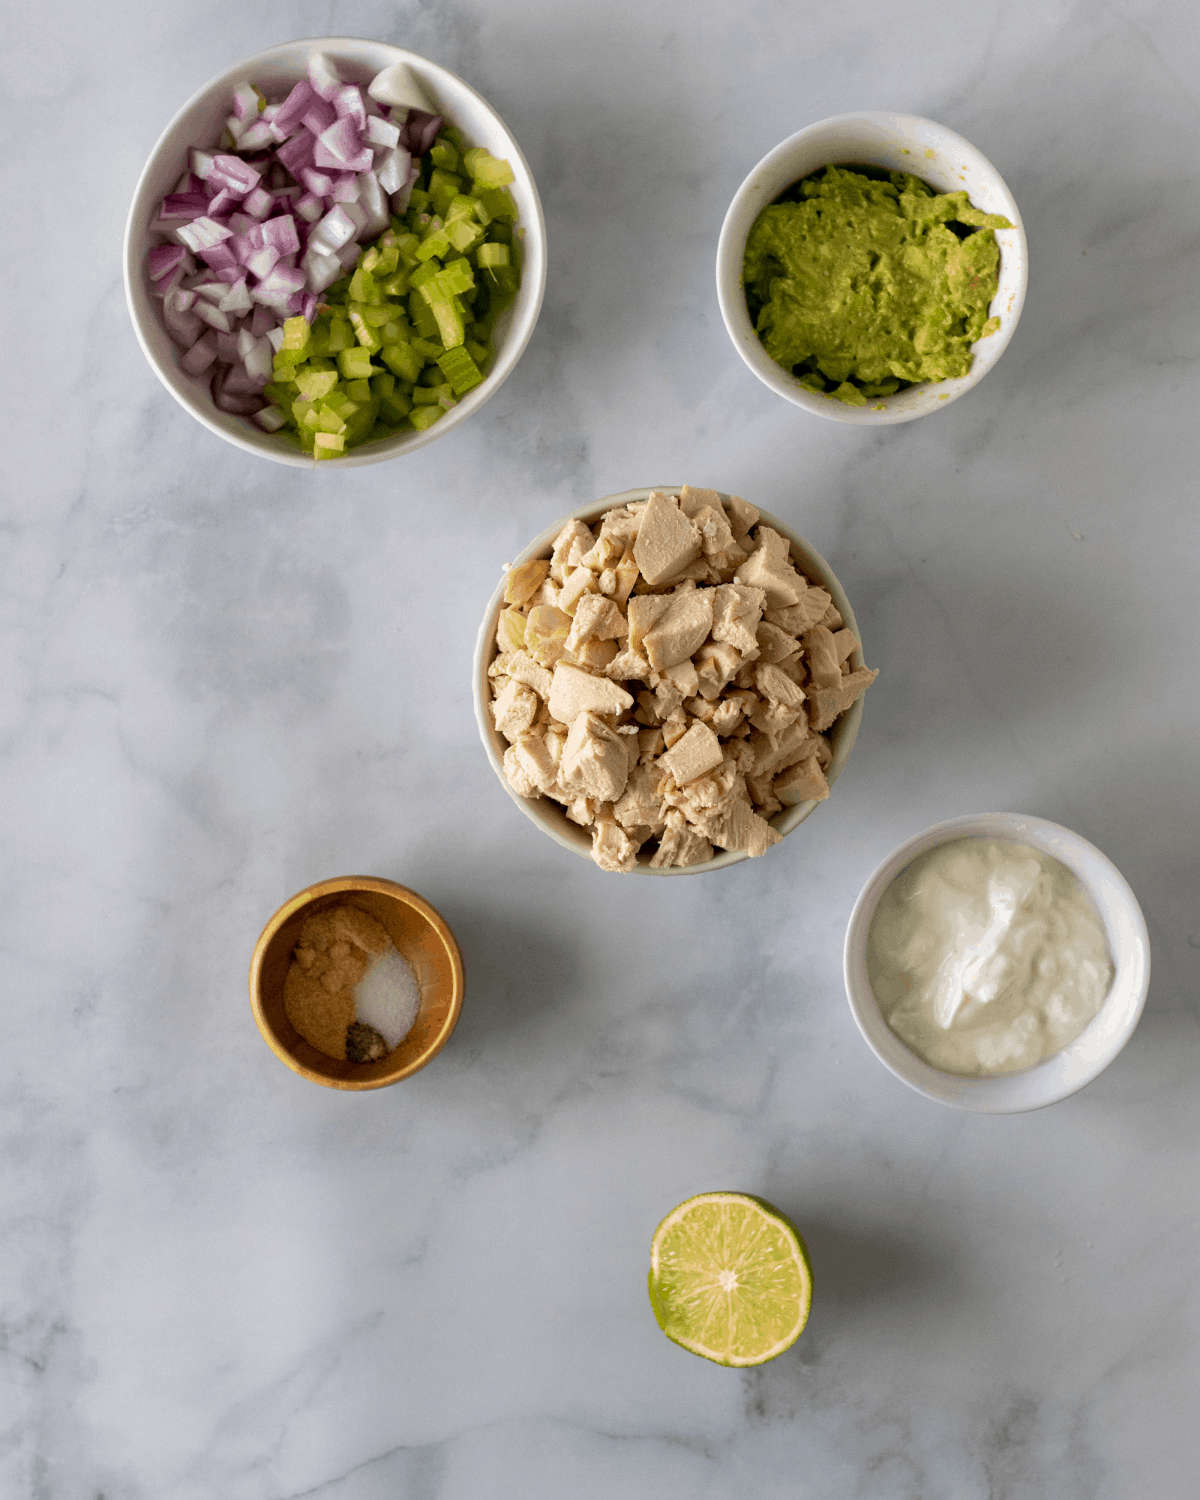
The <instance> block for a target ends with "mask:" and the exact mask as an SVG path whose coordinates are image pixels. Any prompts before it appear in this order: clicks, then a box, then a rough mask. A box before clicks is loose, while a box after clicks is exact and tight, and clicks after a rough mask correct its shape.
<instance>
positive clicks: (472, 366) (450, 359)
mask: <svg viewBox="0 0 1200 1500" xmlns="http://www.w3.org/2000/svg"><path fill="white" fill-rule="evenodd" d="M438 366H439V368H440V369H441V372H442V374H443V375H444V376H445V377H446V379H447V380H448V381H449V382H450V389H451V390H452V391H453V392H454V394H455V395H456V396H465V395H466V394H467V392H468V391H469V390H473V389H474V388H475V386H477V385H478V384H479V383H480V382H481V381H482V380H483V376H482V375H481V374H480V371H479V366H478V365H477V364H476V363H475V361H474V360H473V359H472V358H471V356H470V355H469V354H468V353H467V351H466V349H464V348H462V347H459V348H457V349H447V351H446V352H445V354H443V355H441V356H439V358H438Z"/></svg>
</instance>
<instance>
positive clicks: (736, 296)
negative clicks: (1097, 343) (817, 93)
mask: <svg viewBox="0 0 1200 1500" xmlns="http://www.w3.org/2000/svg"><path fill="white" fill-rule="evenodd" d="M855 126H857V127H859V128H860V129H862V130H864V131H870V132H872V133H873V139H875V140H878V136H879V134H880V133H881V132H891V133H892V134H894V135H895V136H896V138H897V140H901V139H905V140H912V141H915V142H917V143H919V144H921V145H923V146H926V143H927V142H929V141H936V142H937V144H938V145H939V147H940V148H941V149H942V151H944V152H947V154H950V155H953V156H955V157H956V158H957V157H958V156H959V153H965V157H966V160H965V161H964V162H963V166H964V170H967V169H968V164H969V169H971V170H974V171H975V172H977V173H978V174H979V175H980V176H983V177H986V178H987V179H988V180H989V191H990V193H991V195H993V197H994V199H995V200H996V201H995V202H993V204H992V210H993V211H995V212H1001V213H1004V214H1005V216H1006V217H1007V218H1008V219H1009V220H1010V222H1011V223H1012V225H1013V228H1012V229H1011V230H997V231H995V233H996V236H997V242H998V244H999V245H1000V255H1001V265H1000V277H1001V285H1000V286H999V287H998V288H997V295H996V298H995V300H994V301H993V303H992V305H991V307H990V309H989V311H990V312H993V313H997V314H999V315H1000V317H1001V326H1000V328H999V329H998V330H997V331H996V332H995V333H994V334H991V335H989V336H988V337H987V338H986V339H981V340H979V341H978V342H977V343H975V344H974V345H972V349H973V350H974V354H975V357H974V360H973V361H972V366H971V369H970V371H969V372H968V373H967V374H966V375H963V376H959V377H956V378H955V379H952V380H943V381H936V382H930V381H927V382H923V383H922V384H920V385H915V386H910V387H909V389H908V390H906V391H899V392H897V393H896V394H895V395H893V396H885V397H881V398H879V400H878V401H874V402H871V403H870V404H868V405H867V406H847V405H846V404H845V403H844V402H841V401H833V400H831V399H830V398H829V397H827V396H821V395H817V394H816V393H815V392H812V391H808V390H805V389H804V387H803V386H801V385H800V383H799V381H798V380H797V379H796V378H795V377H794V376H793V375H791V374H790V373H789V372H788V371H786V370H784V369H783V368H782V367H781V366H779V365H777V364H776V363H775V361H774V360H773V359H771V357H770V355H768V354H767V352H766V351H765V349H763V347H762V343H761V342H760V340H759V338H758V335H757V333H756V332H755V331H754V327H753V324H752V323H751V322H750V317H749V313H748V311H747V308H746V298H745V293H744V290H743V287H742V260H743V255H744V251H745V245H746V238H747V236H748V235H749V232H750V228H751V226H752V224H753V222H754V219H755V218H757V216H758V213H759V212H760V211H761V208H762V207H765V206H766V204H767V203H770V202H772V201H773V199H774V197H775V196H777V194H778V192H780V191H782V187H779V188H775V189H774V190H773V191H772V192H771V193H770V195H769V196H768V195H767V194H766V192H765V191H764V190H763V189H762V188H761V186H760V183H759V179H760V177H770V176H772V175H773V174H774V173H775V171H776V170H777V169H778V168H779V167H780V166H781V165H783V164H784V163H786V162H787V161H788V160H789V158H791V157H794V156H795V155H796V154H797V153H798V152H800V151H801V150H802V148H803V147H805V146H806V145H808V144H809V143H811V142H813V141H814V140H815V138H817V137H818V136H820V135H821V134H822V133H823V132H829V131H831V130H833V129H834V128H840V129H841V130H846V131H848V130H851V129H853V128H854V127H855ZM947 148H951V149H950V150H947ZM926 149H927V152H928V150H930V149H932V148H931V147H928V146H926ZM867 160H868V161H869V160H870V156H869V154H868V156H867ZM879 165H884V163H879ZM815 170H817V168H816V167H807V168H805V169H803V170H800V171H799V175H798V176H794V177H792V178H791V179H790V180H791V181H797V180H799V177H802V176H805V175H806V174H807V172H809V171H815ZM913 175H915V176H921V173H920V172H919V171H916V172H914V174H913ZM786 185H787V184H786V183H784V184H783V186H786ZM944 191H950V189H944ZM758 199H761V200H762V201H761V203H760V202H758V201H757V200H758ZM752 203H753V204H754V209H753V213H750V207H749V206H750V205H751V204H752ZM743 220H744V221H745V222H743ZM1006 267H1011V268H1012V271H1013V276H1014V280H1015V286H1014V287H1013V288H1012V289H1011V290H1010V291H1007V292H1006V290H1005V287H1004V279H1005V272H1006ZM716 279H717V300H718V303H719V304H720V308H721V317H722V319H723V321H724V323H725V329H726V332H727V333H728V334H729V337H730V340H731V341H732V343H733V346H734V348H735V349H736V350H737V352H738V354H739V355H740V356H741V358H742V359H743V361H744V362H745V363H746V365H747V366H748V367H749V368H750V369H751V370H752V371H753V372H754V374H755V375H756V376H757V377H758V379H759V380H761V381H762V382H763V384H764V385H766V386H767V387H769V388H770V389H771V390H772V391H774V392H775V394H776V395H778V396H782V397H783V398H784V400H786V401H790V402H791V403H792V404H793V405H795V406H801V407H803V408H804V410H805V411H810V412H812V413H814V414H815V415H816V416H820V417H826V418H829V419H830V420H832V421H835V422H843V423H851V424H856V425H867V426H879V427H883V426H891V425H894V424H895V423H898V422H911V421H914V420H915V419H916V418H917V417H923V416H929V415H931V414H932V413H933V412H936V411H941V410H942V409H943V407H945V406H948V405H950V403H951V402H953V401H956V400H957V399H958V398H959V397H960V396H963V395H965V394H966V393H967V392H968V391H969V390H972V389H974V387H975V386H976V385H978V384H979V382H980V381H981V380H982V379H983V377H984V376H985V375H986V374H987V373H988V372H989V371H990V370H991V369H992V368H993V367H994V366H995V364H996V363H997V361H998V360H999V358H1000V356H1001V355H1002V354H1003V353H1004V350H1005V349H1006V348H1007V347H1008V344H1009V342H1010V340H1011V339H1012V336H1013V334H1014V333H1015V332H1016V328H1017V324H1018V322H1019V321H1020V317H1021V312H1022V309H1023V307H1024V305H1025V294H1026V290H1027V286H1028V279H1029V247H1028V242H1027V240H1026V236H1025V227H1024V224H1023V222H1022V219H1021V214H1020V210H1019V209H1018V207H1017V203H1016V199H1015V198H1014V197H1013V195H1012V193H1011V191H1010V190H1009V187H1008V185H1007V183H1006V182H1005V181H1004V179H1003V177H1001V175H1000V173H999V172H998V171H997V170H996V168H995V166H993V164H992V163H991V162H990V161H989V160H988V158H987V157H986V156H984V154H983V152H982V151H980V150H979V149H978V148H977V147H975V146H973V145H972V144H971V143H970V141H968V140H966V139H965V137H963V136H961V135H959V134H958V133H957V131H954V130H951V129H950V128H949V126H946V125H942V124H940V123H939V122H938V121H936V120H931V119H928V118H927V117H925V116H923V115H910V114H902V113H896V112H893V111H888V110H863V111H854V112H851V113H848V114H840V115H830V116H829V117H828V118H826V119H823V120H816V121H814V122H813V123H812V124H811V125H806V126H805V127H804V128H803V129H802V130H798V131H796V132H795V134H793V135H790V136H788V137H787V139H786V140H783V141H780V142H779V144H778V145H776V146H774V147H772V149H771V150H770V151H768V152H767V154H766V155H765V156H764V157H763V158H762V159H761V160H760V161H759V162H758V163H757V164H756V165H755V166H754V168H753V169H752V170H751V171H750V172H749V173H748V174H747V176H746V177H745V178H744V180H743V181H742V183H741V185H740V186H739V187H738V189H737V191H736V192H735V193H734V195H733V198H732V200H731V202H730V204H729V208H728V209H727V210H726V213H725V219H724V221H723V223H722V225H721V233H720V237H719V239H718V242H717V263H716ZM1006 296H1007V299H1008V302H1007V306H1006V307H1001V306H1000V304H1001V302H1002V301H1003V300H1004V298H1005V297H1006Z"/></svg>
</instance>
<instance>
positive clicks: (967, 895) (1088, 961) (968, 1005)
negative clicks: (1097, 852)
mask: <svg viewBox="0 0 1200 1500" xmlns="http://www.w3.org/2000/svg"><path fill="white" fill-rule="evenodd" d="M867 976H868V978H869V979H870V982H871V989H872V991H873V992H874V995H875V999H876V1001H877V1002H878V1004H879V1009H880V1011H881V1012H882V1014H883V1018H884V1020H885V1021H886V1022H887V1024H888V1025H889V1026H890V1027H891V1029H892V1030H893V1031H894V1032H895V1033H896V1035H897V1036H898V1037H899V1038H900V1040H901V1041H902V1042H903V1043H904V1044H905V1046H906V1047H908V1048H909V1049H910V1051H912V1052H915V1053H916V1055H917V1056H918V1057H920V1058H922V1059H923V1060H924V1061H925V1062H927V1063H929V1065H930V1066H931V1067H934V1068H938V1069H940V1070H941V1071H942V1072H944V1073H959V1074H966V1075H978V1074H981V1073H1014V1072H1016V1071H1017V1070H1018V1069H1020V1068H1028V1067H1032V1066H1033V1064H1034V1063H1039V1062H1041V1061H1042V1060H1043V1059H1044V1058H1047V1057H1051V1056H1053V1055H1054V1053H1056V1052H1059V1051H1061V1050H1062V1048H1063V1047H1065V1046H1066V1045H1067V1043H1068V1042H1071V1041H1073V1040H1074V1039H1075V1037H1077V1036H1078V1035H1079V1033H1080V1032H1081V1031H1082V1030H1083V1029H1084V1027H1085V1026H1086V1025H1087V1024H1088V1022H1089V1021H1090V1020H1091V1019H1092V1017H1093V1016H1094V1015H1095V1014H1096V1012H1097V1011H1098V1010H1099V1009H1100V1006H1101V1005H1102V1004H1103V1002H1104V997H1105V996H1106V995H1107V994H1108V991H1109V989H1110V987H1111V985H1112V980H1113V965H1112V959H1111V957H1110V955H1109V950H1108V938H1107V934H1106V932H1105V929H1104V923H1103V921H1102V920H1101V918H1100V914H1099V913H1098V912H1097V911H1096V908H1095V907H1094V906H1093V904H1092V902H1091V900H1090V899H1089V897H1088V895H1087V893H1086V891H1085V890H1084V889H1083V887H1082V886H1081V885H1080V883H1079V881H1078V880H1077V879H1076V878H1075V876H1074V875H1073V874H1072V873H1071V871H1070V870H1068V869H1067V867H1066V865H1064V864H1062V863H1061V862H1060V861H1059V860H1057V859H1052V858H1051V857H1050V856H1049V855H1047V854H1043V853H1041V851H1040V850H1037V849H1033V848H1030V847H1029V845H1027V844H1015V843H1010V842H1008V841H1007V840H1002V839H973V838H963V839H952V840H951V841H950V842H948V843H945V844H939V845H937V847H936V848H934V849H930V850H929V851H928V852H927V853H925V854H922V855H921V856H919V857H918V858H917V859H915V860H913V862H912V864H910V865H908V866H906V868H905V869H903V870H901V872H900V874H899V875H897V876H896V878H895V880H893V881H892V883H891V885H889V886H888V888H887V890H886V891H884V893H883V896H882V897H881V898H880V901H879V905H878V906H877V907H876V909H875V915H874V916H873V917H872V919H871V926H870V930H869V931H868V934H867Z"/></svg>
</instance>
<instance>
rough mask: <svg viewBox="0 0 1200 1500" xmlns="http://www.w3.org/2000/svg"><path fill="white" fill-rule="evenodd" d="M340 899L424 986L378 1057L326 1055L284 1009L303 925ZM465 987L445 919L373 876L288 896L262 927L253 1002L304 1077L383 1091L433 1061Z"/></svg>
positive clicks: (269, 1038)
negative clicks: (371, 922)
mask: <svg viewBox="0 0 1200 1500" xmlns="http://www.w3.org/2000/svg"><path fill="white" fill-rule="evenodd" d="M343 903H349V904H350V905H351V906H357V907H358V908H359V909H360V910H361V911H364V912H366V913H367V915H368V916H370V917H374V918H375V920H376V921H377V922H379V923H381V924H382V926H383V927H384V928H386V930H387V934H388V936H389V937H390V938H391V940H392V942H393V943H395V945H396V948H397V949H398V951H399V952H400V953H401V954H402V955H403V956H404V958H406V959H407V960H408V962H409V963H410V964H411V965H412V968H413V972H414V973H415V974H416V977H417V983H418V984H419V985H420V988H421V1007H420V1009H419V1011H418V1012H417V1019H416V1021H415V1022H414V1023H413V1028H412V1030H411V1031H410V1032H409V1033H408V1035H407V1036H406V1037H405V1038H404V1040H403V1041H402V1042H401V1043H400V1044H399V1046H397V1047H393V1049H392V1050H391V1052H389V1053H388V1055H387V1056H386V1057H382V1058H380V1059H379V1061H378V1062H370V1063H352V1062H342V1061H340V1060H339V1059H337V1058H334V1057H327V1056H326V1055H325V1053H324V1052H321V1051H319V1050H318V1049H317V1048H316V1047H314V1046H313V1045H312V1044H311V1042H306V1041H305V1040H304V1038H303V1037H302V1036H301V1035H300V1033H299V1032H298V1031H297V1030H296V1028H295V1027H294V1026H293V1025H292V1023H291V1022H290V1021H289V1020H288V1018H287V1013H286V1011H285V1010H284V1007H283V982H284V978H285V977H286V975H287V971H288V965H289V964H290V963H291V961H292V953H293V950H294V949H295V947H296V943H297V940H298V939H299V936H300V928H301V926H302V925H303V923H304V922H305V921H306V920H307V918H309V917H312V916H315V915H316V914H317V913H318V912H322V911H328V909H329V908H330V907H331V906H340V905H342V904H343ZM463 988H464V984H463V964H462V955H461V954H460V953H459V950H458V944H457V943H456V942H455V940H454V934H453V933H452V932H451V931H450V929H449V927H447V925H446V923H445V922H444V921H443V920H442V918H441V916H440V915H439V914H438V913H437V912H436V911H435V910H434V909H433V907H432V906H430V904H429V903H428V901H423V900H422V899H421V897H420V896H418V895H417V893H416V892H415V891H410V890H409V889H408V888H407V887H406V886H402V885H397V884H396V883H395V881H392V880H378V879H376V878H374V877H373V876H370V875H343V876H341V877H340V878H339V879H337V880H321V881H318V882H317V884H316V885H310V886H308V887H307V889H305V890H303V891H300V892H299V893H298V894H297V895H295V896H293V897H292V898H291V900H290V901H285V902H284V903H283V905H282V906H281V907H280V908H279V910H278V911H277V912H276V913H275V915H274V916H273V917H272V918H271V920H270V921H269V922H268V923H267V925H266V926H265V927H264V928H263V930H262V936H261V937H260V938H259V940H258V942H257V944H256V945H255V948H254V957H253V959H252V960H251V962H250V1005H251V1008H252V1009H253V1011H254V1019H255V1021H257V1023H258V1029H259V1031H261V1032H262V1034H263V1036H264V1038H265V1039H266V1042H267V1045H268V1046H269V1047H270V1048H271V1050H272V1052H274V1053H275V1055H276V1057H278V1058H281V1059H282V1061H284V1062H285V1063H287V1065H288V1067H289V1068H291V1069H292V1070H293V1071H294V1072H296V1073H299V1074H300V1076H301V1077H302V1078H307V1079H308V1080H309V1081H310V1082H312V1083H320V1084H323V1085H324V1086H325V1087H326V1088H330V1089H381V1088H385V1087H386V1086H387V1085H388V1084H389V1083H399V1082H400V1080H401V1079H402V1078H408V1077H409V1076H410V1074H413V1073H416V1072H418V1071H419V1070H420V1069H421V1068H423V1067H424V1066H425V1065H426V1063H429V1062H432V1061H433V1059H434V1058H435V1057H436V1056H437V1055H438V1053H439V1052H440V1051H441V1050H442V1048H443V1047H444V1046H445V1045H446V1042H447V1041H448V1040H449V1037H450V1033H451V1032H452V1031H453V1030H454V1028H455V1026H456V1025H457V1024H458V1015H459V1011H460V1010H461V1009H462V998H463Z"/></svg>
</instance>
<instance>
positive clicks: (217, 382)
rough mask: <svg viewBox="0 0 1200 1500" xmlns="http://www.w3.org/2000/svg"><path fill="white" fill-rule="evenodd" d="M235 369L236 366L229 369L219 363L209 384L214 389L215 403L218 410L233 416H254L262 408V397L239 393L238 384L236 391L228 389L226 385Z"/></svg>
mask: <svg viewBox="0 0 1200 1500" xmlns="http://www.w3.org/2000/svg"><path fill="white" fill-rule="evenodd" d="M235 370H236V366H235V367H234V369H229V368H228V367H227V366H225V365H218V367H217V371H216V373H215V374H214V375H213V378H212V383H211V385H210V386H209V389H210V390H211V391H212V398H213V405H214V406H215V407H216V408H217V410H218V411H224V412H229V413H230V414H231V415H232V416H236V417H252V416H253V415H254V414H255V412H257V411H260V410H261V409H262V407H263V404H264V403H263V400H262V397H261V396H255V395H249V394H244V395H243V394H240V393H237V392H236V386H235V390H234V391H229V390H227V389H226V387H227V386H228V385H229V384H230V382H231V381H232V380H233V377H234V374H235Z"/></svg>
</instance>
